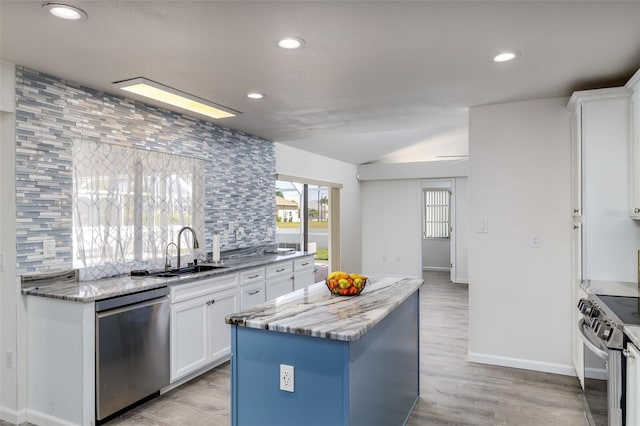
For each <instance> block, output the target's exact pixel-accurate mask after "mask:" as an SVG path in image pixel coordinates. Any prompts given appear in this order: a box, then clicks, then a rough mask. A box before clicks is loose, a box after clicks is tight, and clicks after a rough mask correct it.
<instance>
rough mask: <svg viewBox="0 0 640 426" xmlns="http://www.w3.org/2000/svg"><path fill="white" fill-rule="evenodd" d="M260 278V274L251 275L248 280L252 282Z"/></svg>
mask: <svg viewBox="0 0 640 426" xmlns="http://www.w3.org/2000/svg"><path fill="white" fill-rule="evenodd" d="M259 276H260V274H255V275H251V276H250V277H248V279H250V280H252V279H254V278H258V277H259Z"/></svg>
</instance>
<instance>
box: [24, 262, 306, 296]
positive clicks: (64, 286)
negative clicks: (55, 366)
mask: <svg viewBox="0 0 640 426" xmlns="http://www.w3.org/2000/svg"><path fill="white" fill-rule="evenodd" d="M310 254H311V253H307V252H299V251H294V252H292V253H287V254H264V255H256V256H249V257H240V258H236V259H231V260H226V261H225V262H224V264H223V266H225V267H224V268H218V269H213V270H210V271H204V272H199V273H195V274H185V275H180V276H177V277H167V278H161V277H153V276H143V277H132V276H129V275H120V276H117V277H110V278H102V279H99V280H94V281H77V279H76V278H75V274H73V273H70V272H64V273H61V274H57V275H56V274H50V275H49V276H46V275H43V279H41V280H33V285H29V284H27V286H24V287H23V289H22V294H24V295H27V296H40V297H49V298H54V299H61V300H67V301H72V302H82V303H86V302H92V301H95V300H100V299H107V298H110V297H114V296H121V295H124V294H130V293H136V292H139V291H143V290H151V289H153V288H158V287H165V286H168V285H180V284H186V283H190V282H193V281H197V280H202V279H205V278H211V277H215V276H218V275H224V274H228V273H232V272H237V271H239V270H242V269H247V268H253V267H258V266H264V265H268V264H271V263H277V262H281V261H286V260H293V259H295V258H298V257H304V256H308V255H310ZM205 265H206V263H205Z"/></svg>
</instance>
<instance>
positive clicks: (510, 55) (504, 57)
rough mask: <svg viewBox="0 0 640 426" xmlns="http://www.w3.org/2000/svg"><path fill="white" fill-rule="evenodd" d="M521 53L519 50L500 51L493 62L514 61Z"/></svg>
mask: <svg viewBox="0 0 640 426" xmlns="http://www.w3.org/2000/svg"><path fill="white" fill-rule="evenodd" d="M518 55H519V53H518V52H500V53H496V54H495V55H494V56H493V62H508V61H513V60H514V59H515V58H516V57H517V56H518Z"/></svg>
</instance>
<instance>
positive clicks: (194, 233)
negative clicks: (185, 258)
mask: <svg viewBox="0 0 640 426" xmlns="http://www.w3.org/2000/svg"><path fill="white" fill-rule="evenodd" d="M186 230H189V231H191V234H192V235H193V248H194V249H197V248H198V247H200V244H198V238H197V237H196V231H194V230H193V228H192V227H190V226H185V227H183V228H182V229H181V230H180V232H178V265H177V268H178V269H180V245H181V244H182V243H181V240H182V238H181V237H182V233H183V232H184V231H186Z"/></svg>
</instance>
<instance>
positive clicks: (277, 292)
mask: <svg viewBox="0 0 640 426" xmlns="http://www.w3.org/2000/svg"><path fill="white" fill-rule="evenodd" d="M291 291H293V264H292V262H291V261H290V260H289V261H286V262H278V263H274V264H272V265H268V266H267V300H273V299H275V298H276V297H279V296H282V295H285V294H287V293H290V292H291Z"/></svg>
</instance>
